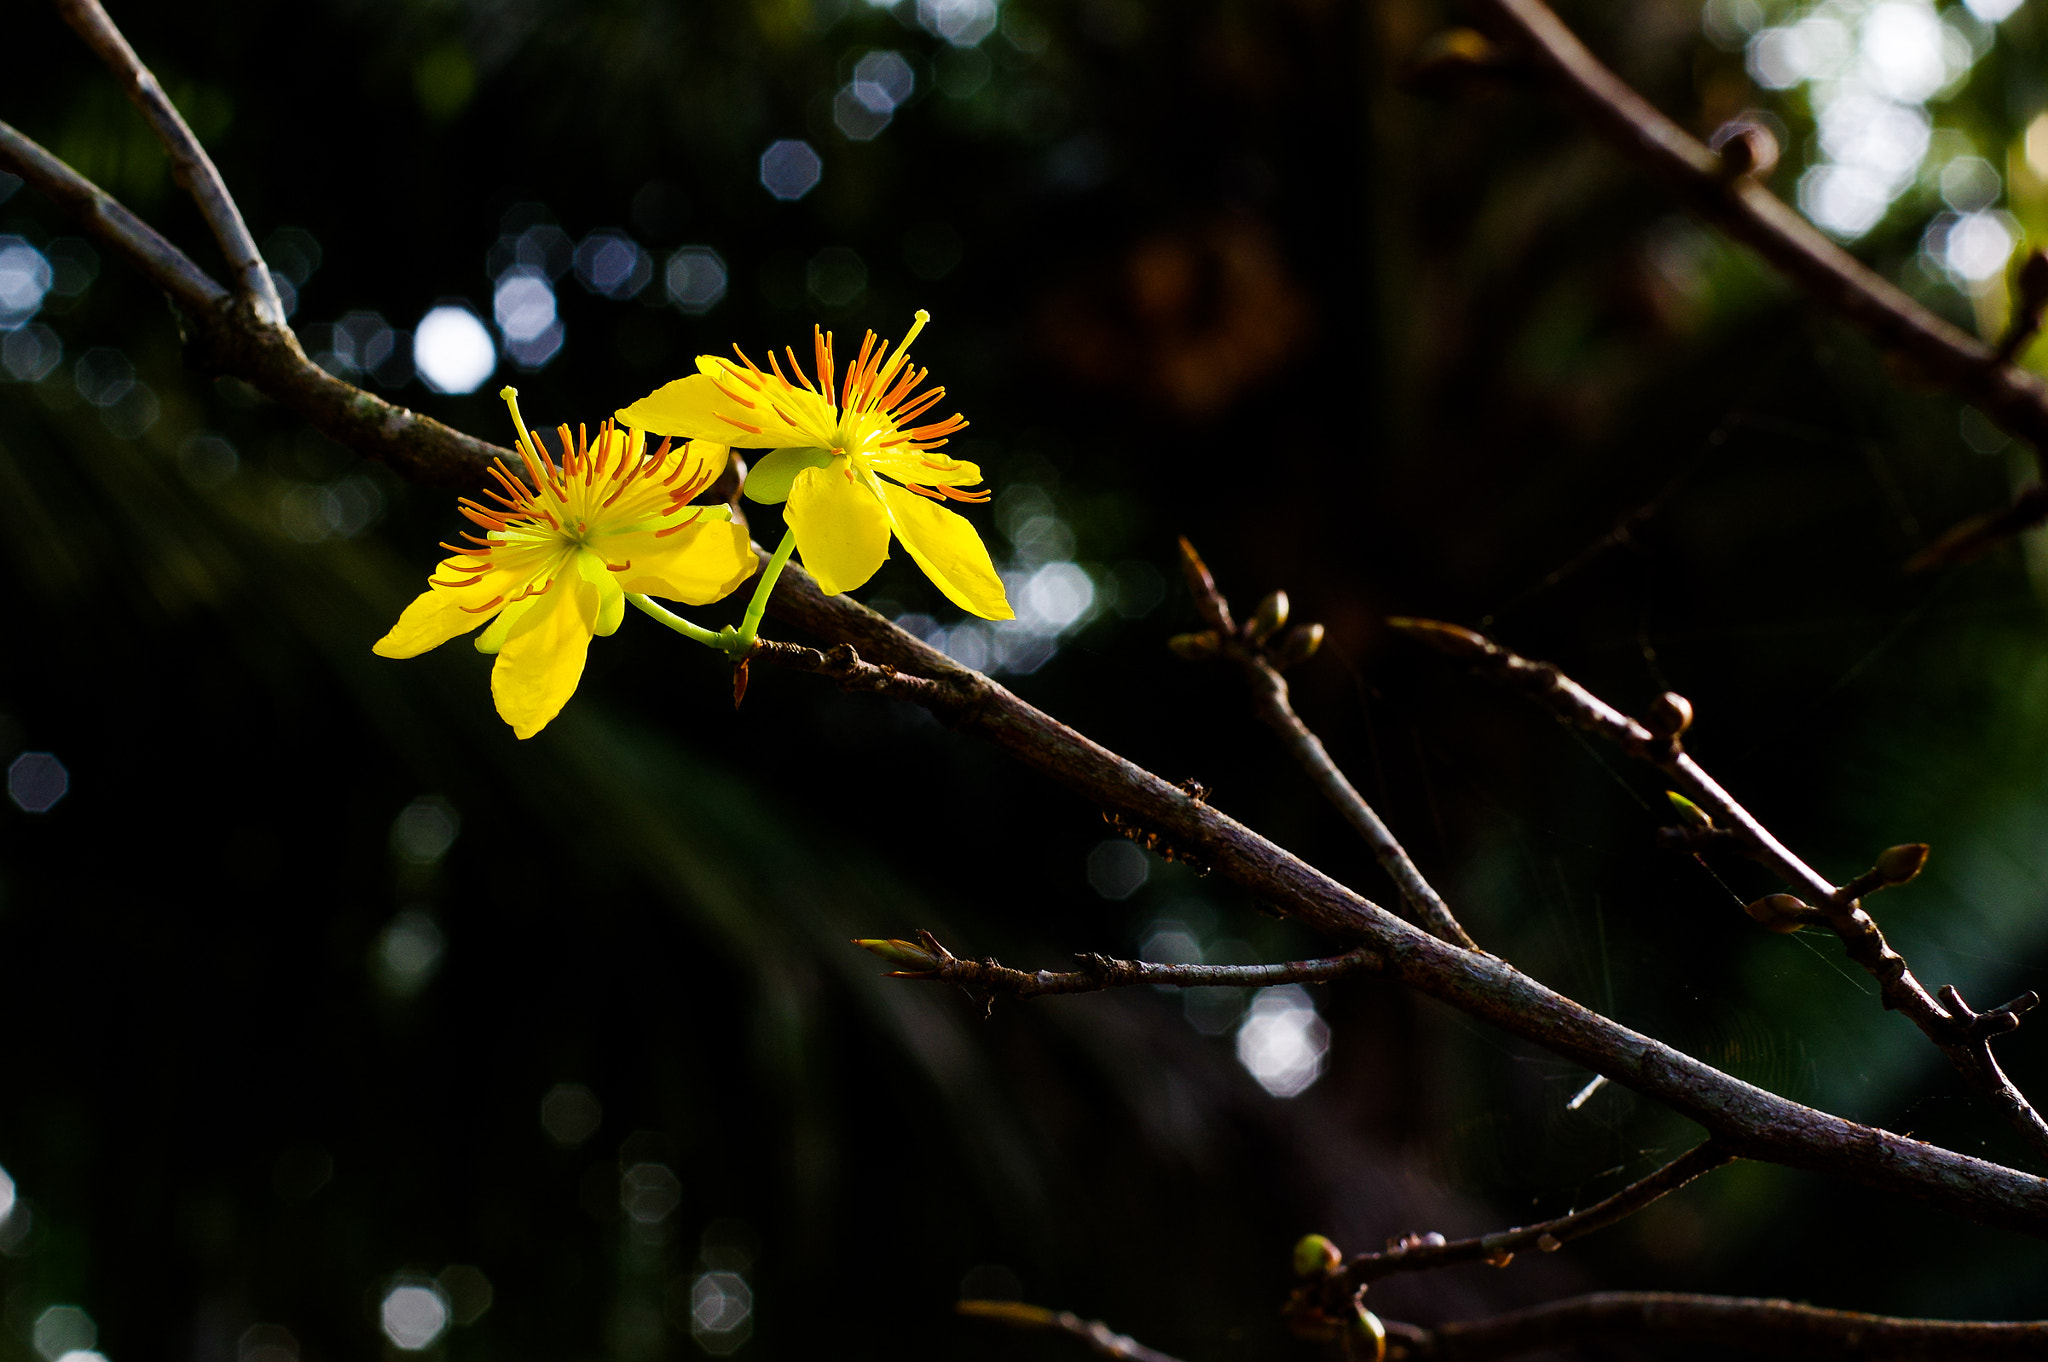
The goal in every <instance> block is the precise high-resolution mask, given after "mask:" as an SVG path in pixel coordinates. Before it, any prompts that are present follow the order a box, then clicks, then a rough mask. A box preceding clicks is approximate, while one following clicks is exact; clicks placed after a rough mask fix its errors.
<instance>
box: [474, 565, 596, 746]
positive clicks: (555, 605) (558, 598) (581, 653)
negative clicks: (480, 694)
mask: <svg viewBox="0 0 2048 1362" xmlns="http://www.w3.org/2000/svg"><path fill="white" fill-rule="evenodd" d="M598 605H599V602H598V590H597V587H596V586H595V585H594V584H593V583H591V582H588V581H585V580H584V579H583V576H582V574H580V573H578V572H575V571H573V570H572V571H566V572H563V573H562V574H561V575H559V576H558V577H556V578H555V584H554V585H553V586H552V587H550V588H549V589H548V591H547V594H545V595H543V596H539V597H536V598H535V599H534V601H533V606H532V608H531V609H530V610H528V611H526V612H525V613H524V614H523V615H522V616H521V617H520V619H519V622H518V623H517V624H516V625H514V626H513V628H512V630H511V633H510V635H509V636H508V637H507V638H506V639H505V646H504V648H502V649H501V650H500V651H499V653H498V664H497V665H496V666H495V667H493V668H491V698H492V699H494V700H496V701H497V703H498V714H499V716H500V717H501V718H503V719H504V720H505V722H506V723H508V724H510V725H512V731H513V732H514V733H515V734H517V735H518V736H519V737H522V738H530V737H532V736H533V735H534V734H536V733H538V732H540V731H541V729H543V728H545V727H547V723H548V720H550V719H552V718H554V717H555V716H556V715H557V714H560V713H561V712H562V706H563V705H566V704H568V703H569V697H570V696H572V695H574V694H575V693H576V683H577V682H578V681H580V680H582V679H583V662H584V659H585V658H586V657H587V656H588V655H589V653H590V636H591V633H592V631H593V630H594V629H595V627H596V624H597V616H598Z"/></svg>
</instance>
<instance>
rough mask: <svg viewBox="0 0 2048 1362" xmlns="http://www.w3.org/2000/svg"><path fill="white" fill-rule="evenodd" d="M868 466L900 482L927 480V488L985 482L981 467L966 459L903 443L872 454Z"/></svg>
mask: <svg viewBox="0 0 2048 1362" xmlns="http://www.w3.org/2000/svg"><path fill="white" fill-rule="evenodd" d="M868 467H870V468H872V469H874V470H875V471H876V472H877V473H886V474H888V475H889V476H890V477H892V478H894V479H896V481H898V482H917V483H923V484H924V485H925V486H926V487H939V486H945V487H972V486H974V484H975V483H977V482H980V481H981V469H980V468H979V467H977V466H976V465H974V464H971V463H969V462H968V461H967V460H965V459H949V458H947V457H946V456H945V455H944V454H942V453H939V452H937V451H936V450H935V451H933V452H931V453H928V454H920V453H918V452H917V451H916V450H914V449H906V448H904V447H903V446H901V445H898V446H897V447H896V448H895V449H888V450H883V451H881V452H879V453H875V454H870V455H868Z"/></svg>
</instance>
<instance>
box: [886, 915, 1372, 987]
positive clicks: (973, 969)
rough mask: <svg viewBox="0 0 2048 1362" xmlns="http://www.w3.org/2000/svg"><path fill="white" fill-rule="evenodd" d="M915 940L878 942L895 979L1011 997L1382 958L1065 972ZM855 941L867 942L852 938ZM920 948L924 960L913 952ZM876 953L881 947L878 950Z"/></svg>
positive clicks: (1209, 981) (1311, 976) (1283, 972)
mask: <svg viewBox="0 0 2048 1362" xmlns="http://www.w3.org/2000/svg"><path fill="white" fill-rule="evenodd" d="M917 940H918V945H917V946H912V945H911V943H909V942H904V941H888V942H880V943H877V944H878V945H879V946H881V947H883V948H887V949H888V951H889V953H888V955H887V956H886V957H885V958H887V959H889V960H890V961H891V962H892V963H896V964H900V965H903V966H904V968H902V969H898V970H894V971H892V972H891V973H890V977H891V978H894V979H931V980H936V981H939V982H942V983H949V984H959V985H960V986H961V987H963V988H967V989H970V990H973V991H975V992H980V993H1003V994H1008V995H1009V996H1011V997H1015V998H1039V997H1044V996H1046V995H1048V994H1060V993H1100V992H1101V991H1103V990H1104V989H1110V988H1131V987H1133V986H1136V985H1139V984H1153V985H1156V986H1159V987H1163V988H1271V987H1273V986H1274V985H1275V984H1323V983H1328V982H1329V981H1330V980H1332V979H1338V978H1342V977H1343V976H1344V975H1347V974H1356V973H1358V972H1360V971H1362V970H1367V971H1369V970H1371V969H1373V968H1375V967H1377V966H1378V964H1379V963H1380V961H1379V957H1378V956H1377V955H1376V954H1374V953H1373V952H1372V951H1370V950H1363V949H1361V950H1355V951H1350V952H1347V953H1345V954H1343V955H1333V956H1329V957H1326V958H1324V959H1321V960H1292V961H1289V962H1287V963H1286V964H1280V965H1158V964H1153V963H1151V962H1150V961H1145V960H1118V959H1114V958H1112V957H1110V956H1107V955H1093V954H1088V955H1078V956H1076V957H1075V959H1077V960H1079V961H1080V962H1081V968H1079V969H1077V970H1069V971H1067V972H1065V973H1055V972H1054V971H1052V970H1044V969H1042V970H1021V969H1012V968H1011V967H1009V966H1008V965H1004V964H999V963H997V962H996V961H994V960H963V959H961V958H960V957H959V956H957V955H955V954H953V953H952V952H951V951H949V950H947V949H946V948H945V947H944V946H942V945H940V944H939V942H938V940H937V938H935V937H934V936H932V934H931V933H930V932H922V931H921V932H919V933H918V934H917ZM854 944H855V945H857V946H867V945H868V944H869V943H867V942H864V941H856V942H855V943H854ZM920 948H921V949H922V951H923V953H924V956H925V959H926V960H929V961H930V964H929V965H926V964H925V963H924V962H923V961H921V960H918V959H917V958H916V954H915V953H916V952H917V951H918V950H919V949H920ZM877 953H878V954H880V953H881V951H879V950H878V951H877Z"/></svg>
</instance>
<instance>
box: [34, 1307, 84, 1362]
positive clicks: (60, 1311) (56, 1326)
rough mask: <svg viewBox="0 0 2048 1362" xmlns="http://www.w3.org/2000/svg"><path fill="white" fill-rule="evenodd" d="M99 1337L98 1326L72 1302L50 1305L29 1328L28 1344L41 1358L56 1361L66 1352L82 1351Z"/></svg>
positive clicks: (46, 1360)
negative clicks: (71, 1303)
mask: <svg viewBox="0 0 2048 1362" xmlns="http://www.w3.org/2000/svg"><path fill="white" fill-rule="evenodd" d="M99 1341H100V1330H99V1326H98V1325H97V1324H95V1323H93V1319H92V1316H91V1315H88V1314H86V1313H85V1311H83V1310H81V1309H79V1308H78V1307H77V1306H75V1305H52V1306H50V1307H49V1308H48V1309H46V1310H44V1311H42V1312H41V1313H40V1314H38V1315H37V1316H36V1322H35V1324H34V1325H33V1326H32V1327H31V1328H30V1330H29V1344H30V1346H32V1347H33V1348H34V1349H35V1350H36V1352H37V1354H38V1355H40V1356H41V1357H42V1358H43V1359H44V1362H58V1359H60V1358H62V1357H63V1356H64V1355H65V1354H66V1353H74V1352H83V1351H86V1350H87V1349H90V1348H92V1347H93V1346H94V1345H95V1344H97V1343H98V1342H99Z"/></svg>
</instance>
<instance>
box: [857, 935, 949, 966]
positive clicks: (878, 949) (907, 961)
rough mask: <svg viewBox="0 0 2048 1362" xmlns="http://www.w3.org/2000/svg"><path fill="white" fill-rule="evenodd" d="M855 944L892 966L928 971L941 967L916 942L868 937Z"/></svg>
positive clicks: (928, 952) (930, 954)
mask: <svg viewBox="0 0 2048 1362" xmlns="http://www.w3.org/2000/svg"><path fill="white" fill-rule="evenodd" d="M853 944H854V945H856V946H858V947H860V948H861V949H862V950H864V951H867V952H869V953H870V954H873V955H879V956H880V957H882V959H884V960H887V961H888V962H889V963H890V964H892V965H902V966H903V967H905V968H906V969H914V970H928V969H937V968H938V967H939V962H938V960H937V959H935V958H934V957H933V956H932V953H931V952H930V951H928V950H926V949H925V948H924V947H922V946H920V945H918V944H917V943H916V942H915V941H900V940H897V939H895V938H890V939H888V940H880V939H877V938H874V937H866V938H859V939H856V940H855V941H854V943H853Z"/></svg>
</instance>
